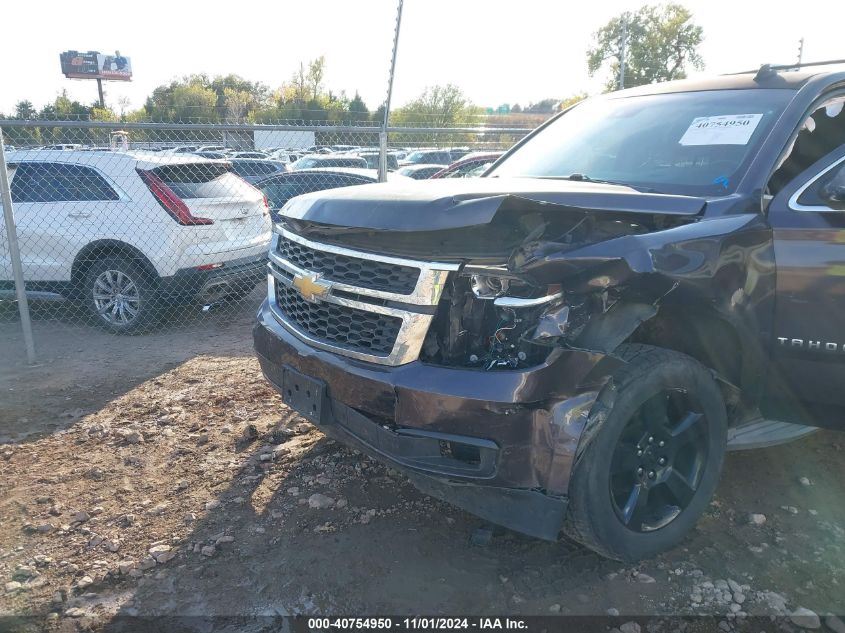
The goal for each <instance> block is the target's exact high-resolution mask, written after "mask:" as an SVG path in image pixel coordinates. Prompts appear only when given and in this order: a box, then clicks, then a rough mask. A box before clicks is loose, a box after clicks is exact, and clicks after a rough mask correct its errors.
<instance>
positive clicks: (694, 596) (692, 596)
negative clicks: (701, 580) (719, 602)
mask: <svg viewBox="0 0 845 633" xmlns="http://www.w3.org/2000/svg"><path fill="white" fill-rule="evenodd" d="M689 598H690V600H692V601H693V602H694V603H695V604H701V602H702V600H704V596H702V595H701V593H700V592H698V591H693V592H692V593H691V594H690V596H689Z"/></svg>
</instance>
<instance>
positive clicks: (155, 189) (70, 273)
mask: <svg viewBox="0 0 845 633" xmlns="http://www.w3.org/2000/svg"><path fill="white" fill-rule="evenodd" d="M0 130H2V135H3V141H4V143H5V165H6V167H5V169H6V174H7V176H8V179H7V182H8V191H7V192H6V193H7V195H6V199H7V200H9V199H10V203H11V205H9V204H4V216H5V217H6V220H7V222H6V223H5V224H0V328H2V329H6V330H7V333H8V332H10V328H15V329H18V328H20V326H21V325H23V326H24V328H25V327H26V317H25V316H24V318H23V319H22V318H21V316H20V314H22V313H24V314H25V312H24V311H22V310H20V309H19V308H21V307H24V306H21V305H20V301H19V300H20V299H22V298H23V296H22V295H21V294H16V291H18V292H20V290H21V289H20V287H16V283H15V278H16V276H17V275H16V274H15V266H14V265H13V264H14V260H15V259H16V258H17V253H16V250H17V251H19V261H20V277H22V281H23V284H24V286H25V296H26V298H27V299H28V303H29V307H30V313H31V318H32V322H33V323H34V324H35V325H36V327H35V337H34V338H35V345H36V349H37V346H38V339H39V333H43V332H45V328H51V329H52V334H53V336H52V338H51V339H50V340H51V345H53V346H55V345H56V340H59V341H65V340H66V341H67V343H68V344H72V342H73V337H74V334H73V333H74V332H78V331H80V328H97V329H98V330H99V331H101V332H107V333H111V334H115V335H124V336H125V335H136V336H137V335H144V334H146V333H149V332H154V331H159V332H160V331H161V330H162V329H172V328H180V327H186V326H187V327H189V328H190V327H193V328H194V329H193V330H192V331H194V332H195V333H196V335H197V336H201V335H202V319H203V318H206V316H205V315H206V314H208V313H210V312H213V313H215V314H217V315H218V316H217V317H216V318H217V319H218V321H220V320H221V319H222V320H224V321H225V320H226V319H227V318H230V317H231V316H234V315H237V314H243V313H244V311H250V312H251V311H253V310H254V309H255V307H257V305H258V304H259V303H260V301H261V300H262V299H263V296H264V295H265V294H266V260H267V248H268V245H269V242H270V233H271V226H272V222H273V221H274V219H275V218H277V217H278V213H279V210H280V209H281V208H282V206H284V204H285V203H286V202H287V201H288V200H290V199H291V198H293V197H294V196H297V195H301V194H304V193H308V192H313V191H320V190H325V189H332V188H336V187H348V186H357V185H361V184H365V183H371V182H376V181H377V180H378V168H379V161H380V159H381V158H380V157H381V155H380V153H379V132H380V128H377V127H360V126H298V125H293V126H292V125H256V126H250V125H241V124H238V125H220V124H160V123H132V124H119V123H107V122H68V121H17V120H14V121H0ZM529 131H530V130H528V129H521V128H518V129H513V128H508V129H506V128H490V127H484V128H455V129H452V128H447V129H434V128H391V129H389V130H388V148H387V152H386V153H385V154H384V161H385V165H386V169H387V180H388V181H391V182H399V183H401V182H410V180H411V179H417V180H420V179H427V178H441V177H467V176H474V175H478V174H480V173H481V172H482V171H483V170H484V169H485V168H486V166H488V165H489V164H491V163H492V161H494V160H495V159H496V157H497V156H498V155H500V154H501V152H503V151H504V150H506V149H507V148H508V147H510V146H511V145H512V144H513V143H514V142H516V141H517V140H519V139H520V138H521V137H523V136H524V135H525V134H527V133H528V132H529ZM450 166H451V167H450ZM0 169H2V165H0ZM0 182H2V180H0ZM6 206H11V209H10V210H7V209H6V208H5V207H6ZM10 220H12V222H10ZM16 246H17V249H16V248H15V247H16ZM197 326H198V327H197ZM55 328H66V330H67V333H68V335H67V337H66V339H64V338H62V337H59V338H58V339H57V338H56V336H55ZM18 331H19V330H18ZM244 336H245V337H246V336H248V332H245V333H244Z"/></svg>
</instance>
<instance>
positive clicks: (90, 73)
mask: <svg viewBox="0 0 845 633" xmlns="http://www.w3.org/2000/svg"><path fill="white" fill-rule="evenodd" d="M59 59H60V61H61V64H62V74H63V75H64V76H65V77H67V78H68V79H107V80H109V81H129V80H131V79H132V64H131V62H130V61H129V58H128V57H124V56H123V55H121V54H120V51H115V53H114V55H104V54H102V53H98V52H97V51H88V52H87V53H80V52H78V51H65V52H64V53H62V54H61V55H59Z"/></svg>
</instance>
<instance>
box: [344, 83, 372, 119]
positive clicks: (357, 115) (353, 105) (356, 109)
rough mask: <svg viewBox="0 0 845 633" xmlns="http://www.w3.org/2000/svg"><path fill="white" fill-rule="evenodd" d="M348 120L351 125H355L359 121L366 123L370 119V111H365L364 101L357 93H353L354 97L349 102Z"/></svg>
mask: <svg viewBox="0 0 845 633" xmlns="http://www.w3.org/2000/svg"><path fill="white" fill-rule="evenodd" d="M348 109H349V120H350V121H351V122H353V123H357V122H359V121H367V120H369V118H370V111H369V110H367V104H366V103H364V100H363V99H362V98H361V95H359V94H358V91H357V90H356V91H355V96H354V97H352V100H351V101H350V102H349V106H348Z"/></svg>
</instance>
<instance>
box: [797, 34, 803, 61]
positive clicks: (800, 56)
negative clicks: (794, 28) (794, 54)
mask: <svg viewBox="0 0 845 633" xmlns="http://www.w3.org/2000/svg"><path fill="white" fill-rule="evenodd" d="M803 58H804V38H803V37H802V38H801V39H800V40H798V64H799V65H800V64H801V60H802V59H803Z"/></svg>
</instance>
